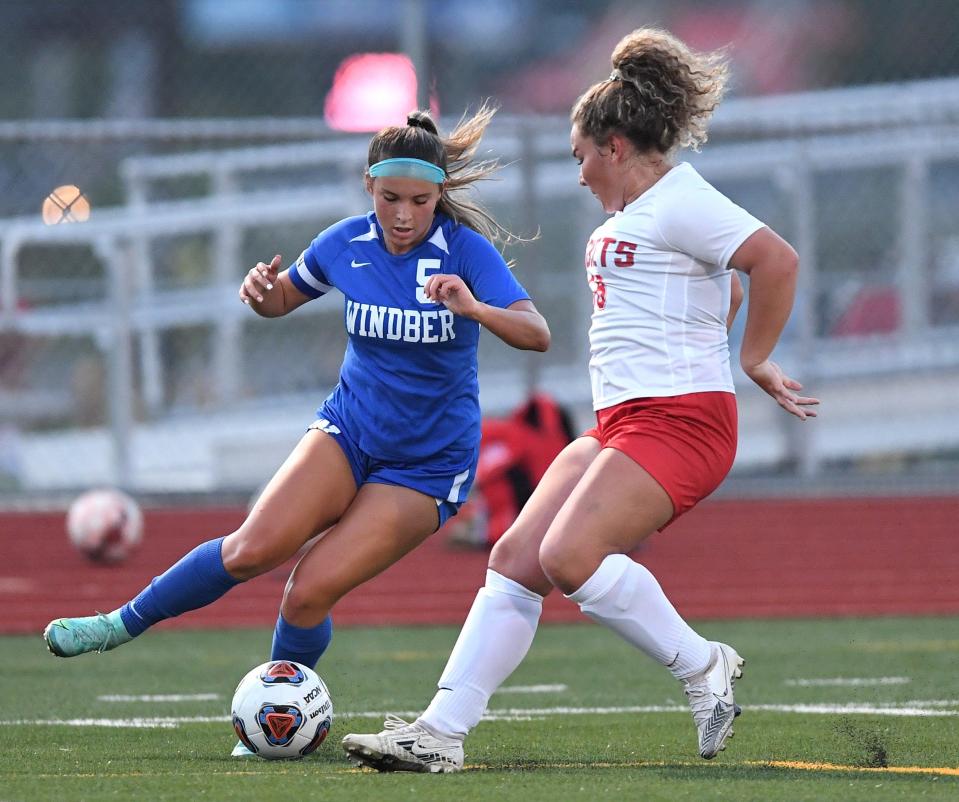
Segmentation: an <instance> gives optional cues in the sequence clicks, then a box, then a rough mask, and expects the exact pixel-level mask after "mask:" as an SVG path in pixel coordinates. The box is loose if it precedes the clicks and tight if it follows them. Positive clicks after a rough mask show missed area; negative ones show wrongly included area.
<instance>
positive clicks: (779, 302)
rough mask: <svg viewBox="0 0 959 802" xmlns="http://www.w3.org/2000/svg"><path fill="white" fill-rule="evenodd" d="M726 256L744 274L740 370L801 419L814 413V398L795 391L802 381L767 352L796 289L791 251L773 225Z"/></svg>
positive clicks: (795, 266) (795, 259) (794, 257)
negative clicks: (746, 299) (745, 298)
mask: <svg viewBox="0 0 959 802" xmlns="http://www.w3.org/2000/svg"><path fill="white" fill-rule="evenodd" d="M730 262H731V264H732V265H733V266H734V267H736V268H737V269H739V270H742V271H743V272H744V273H747V274H748V275H749V310H748V312H747V314H746V332H745V334H744V335H743V344H742V347H741V349H740V352H739V362H740V364H741V365H742V368H743V371H744V372H745V373H746V375H747V376H749V378H750V379H752V380H753V381H754V382H756V384H758V385H759V386H760V387H761V388H762V389H763V390H764V391H765V392H767V393H768V394H769V395H771V396H772V397H773V398H775V399H776V402H777V403H778V404H779V405H780V406H781V407H782V408H783V409H784V410H786V411H787V412H789V413H790V414H792V415H795V416H796V417H797V418H799V419H800V420H805V419H806V418H814V417H816V412H815V410H813V409H811V407H813V406H815V405H817V404H818V403H819V399H818V398H812V397H809V396H801V395H798V394H797V393H798V391H799V390H802V385H801V384H800V383H799V382H798V381H796V380H795V379H791V378H790V377H789V376H787V375H786V374H785V373H783V371H782V369H781V368H780V367H779V365H777V364H776V363H775V362H772V361H770V358H769V357H770V355H771V354H772V350H773V348H774V347H775V345H776V342H777V341H778V340H779V335H780V334H782V330H783V327H784V326H785V325H786V321H787V320H788V319H789V313H790V311H791V310H792V305H793V299H794V297H795V295H796V275H797V273H798V270H799V257H798V255H797V254H796V251H795V250H793V248H792V246H791V245H789V243H788V242H786V241H785V240H784V239H783V238H782V237H780V236H779V235H778V234H776V233H775V232H774V231H773V230H772V229H770V228H761V229H759V231H757V232H756V233H754V234H752V235H751V236H750V237H749V238H748V239H747V240H746V241H745V242H744V243H743V244H742V245H740V246H739V248H738V249H737V250H736V252H735V253H734V254H733V257H732V259H731V260H730Z"/></svg>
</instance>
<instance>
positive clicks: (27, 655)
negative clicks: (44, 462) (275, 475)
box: [0, 618, 959, 802]
mask: <svg viewBox="0 0 959 802" xmlns="http://www.w3.org/2000/svg"><path fill="white" fill-rule="evenodd" d="M701 631H702V632H703V633H704V634H705V635H707V636H708V637H711V638H720V639H725V640H728V641H729V642H730V643H733V644H735V646H736V647H737V649H738V650H739V651H740V653H741V654H742V655H743V656H744V657H745V658H746V667H745V676H744V678H743V680H741V681H740V683H739V685H738V686H737V696H736V698H737V701H738V702H740V703H741V704H742V706H743V707H744V714H743V716H742V717H741V718H740V719H739V720H738V722H737V725H736V737H735V738H734V739H733V740H732V741H731V742H730V745H729V748H728V749H727V750H726V752H724V753H723V754H721V755H720V756H719V757H718V758H717V759H716V760H714V761H711V762H706V761H703V760H700V759H699V758H698V757H697V754H696V737H695V732H694V729H693V725H692V719H691V717H690V715H689V713H688V712H687V710H686V707H685V700H684V697H683V696H682V693H681V691H680V688H679V684H678V683H676V682H674V681H673V680H672V679H671V678H670V677H669V675H668V673H667V672H666V671H664V670H663V669H662V668H660V667H658V666H656V665H654V664H653V663H652V662H651V661H650V660H648V659H647V658H645V657H643V656H641V655H639V654H637V653H635V652H633V651H632V650H631V649H630V648H629V647H627V646H626V645H625V644H623V643H622V642H620V641H619V640H618V639H616V638H615V637H614V636H612V635H611V634H610V633H608V632H606V631H605V630H602V629H600V628H599V627H596V626H593V625H590V624H583V625H573V626H544V627H542V628H541V629H540V632H539V635H538V636H537V640H536V643H535V645H534V647H533V650H532V652H531V653H530V655H529V658H528V659H527V660H526V662H525V663H524V664H523V666H521V667H520V669H519V671H517V672H516V674H515V675H514V676H513V677H512V678H511V679H510V680H509V682H508V685H507V687H506V688H504V690H503V692H500V693H498V694H497V695H496V696H494V697H493V699H492V702H491V705H490V713H491V714H492V718H491V719H490V720H489V721H484V722H483V723H482V724H481V725H480V726H479V727H478V728H477V729H476V731H475V733H474V734H473V735H472V737H471V738H470V739H469V740H468V741H467V744H466V759H467V768H468V771H465V772H463V773H462V774H456V775H412V774H395V775H385V774H384V775H378V774H376V773H375V772H372V771H369V770H358V769H354V768H353V767H352V766H351V765H350V764H349V763H348V762H347V761H346V759H345V757H344V755H343V754H342V752H341V751H340V748H339V744H338V741H339V738H340V737H341V736H342V735H343V734H345V733H346V732H350V731H361V732H362V731H370V730H373V729H379V728H380V727H379V725H380V720H381V716H382V714H383V713H385V712H387V711H391V712H399V713H403V712H404V711H405V712H412V711H419V710H420V709H421V708H422V707H423V706H424V704H425V703H426V702H427V701H428V700H429V698H430V697H431V696H432V689H433V687H434V684H435V682H436V679H437V678H438V676H439V672H440V670H441V668H442V666H443V664H444V662H445V659H446V656H447V654H448V653H449V650H450V648H451V646H452V644H453V641H454V639H455V637H456V630H455V629H451V628H440V627H437V628H407V629H354V630H348V629H342V630H340V631H338V632H337V633H336V637H335V638H334V642H333V646H332V647H331V648H330V650H329V652H328V653H327V655H326V656H325V657H324V658H323V661H322V662H321V664H320V666H319V671H320V674H321V675H322V676H323V677H324V679H325V680H326V681H327V684H328V685H329V687H330V691H331V693H332V696H333V701H334V705H335V710H336V713H337V718H336V721H335V723H334V726H333V731H332V733H331V735H330V738H329V739H328V740H327V742H326V743H325V744H324V745H323V746H322V747H321V748H320V749H319V751H318V753H317V754H316V755H315V756H313V757H311V758H308V759H305V760H302V761H297V762H267V761H263V760H260V759H247V760H243V761H238V760H231V759H230V758H229V757H228V755H229V751H230V748H231V747H232V746H233V743H234V737H233V734H232V729H231V727H230V723H229V706H230V698H231V695H232V692H233V688H234V686H235V684H236V682H237V681H238V680H239V678H240V677H241V676H242V675H243V674H244V673H245V672H246V671H247V670H248V669H249V668H251V667H252V666H253V665H255V664H257V663H260V662H263V660H264V659H265V658H266V652H267V650H268V647H269V633H268V632H265V631H255V630H254V631H233V632H217V633H196V632H174V631H163V630H162V628H161V629H159V630H157V631H154V632H151V633H149V634H147V635H146V636H144V637H143V638H142V639H141V640H139V641H137V642H136V643H133V644H131V645H128V646H124V647H122V648H120V649H118V650H117V651H115V652H110V653H108V654H104V655H100V656H97V655H89V656H84V657H80V658H76V659H72V660H60V659H57V658H54V657H52V656H51V655H49V654H48V653H47V652H46V650H45V648H44V646H43V643H42V641H41V640H40V637H39V635H37V636H36V637H30V638H25V637H3V638H0V800H31V801H34V800H48V799H49V800H54V799H55V800H71V801H72V800H84V799H86V800H101V799H182V800H197V799H210V800H221V799H222V800H227V799H230V800H257V801H258V802H264V801H265V800H274V799H282V800H300V799H304V800H305V799H323V800H391V802H395V800H402V799H411V800H412V799H415V800H453V799H455V800H457V802H464V801H465V800H480V799H482V800H490V799H495V800H514V799H515V800H540V799H542V800H547V799H548V800H550V801H551V802H562V801H563V800H566V799H589V800H597V799H617V800H623V799H626V800H632V799H642V800H681V799H696V800H703V799H731V800H732V799H735V800H737V802H747V801H748V800H757V802H759V801H760V800H761V801H762V802H771V801H773V800H789V802H792V800H837V799H842V800H843V802H850V801H851V800H886V799H889V800H892V799H895V800H903V799H908V800H912V799H942V800H956V799H959V619H956V618H924V619H871V620H839V621H792V622H782V621H776V622H773V621H739V622H711V623H707V624H703V625H702V626H701ZM176 695H195V696H196V697H198V698H193V699H186V700H181V699H176V698H174V699H162V698H161V699H153V698H149V697H157V696H160V697H169V696H173V697H175V696H176ZM111 697H112V698H111ZM822 764H828V765H827V766H823V765H822Z"/></svg>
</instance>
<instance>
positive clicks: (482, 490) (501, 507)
mask: <svg viewBox="0 0 959 802" xmlns="http://www.w3.org/2000/svg"><path fill="white" fill-rule="evenodd" d="M482 430H483V440H482V444H481V446H480V457H479V464H478V466H477V469H476V481H475V482H474V483H473V489H472V492H471V494H470V498H469V500H468V501H467V502H466V503H465V504H464V505H463V506H462V507H461V508H460V512H459V514H458V515H457V516H455V517H454V518H452V519H451V520H450V521H449V522H448V523H447V524H446V525H445V526H444V527H443V531H444V533H445V534H446V535H447V537H448V538H449V540H450V542H451V543H453V544H454V545H460V546H476V547H486V546H491V545H492V544H493V543H495V542H496V541H497V540H499V538H500V537H501V536H502V535H503V533H504V532H505V531H506V530H507V529H508V528H509V526H510V524H512V523H513V521H514V520H515V519H516V516H517V515H518V514H519V511H520V510H521V509H522V507H523V504H525V503H526V501H527V499H528V498H529V497H530V495H531V494H532V492H533V489H534V488H535V487H536V485H537V483H538V482H539V480H540V479H542V478H543V474H544V473H546V469H547V468H548V467H549V465H550V463H551V462H552V461H553V460H554V459H555V458H556V456H557V455H558V454H559V452H560V451H562V450H563V448H564V447H565V446H566V445H567V444H569V443H570V442H572V440H573V439H574V438H575V436H576V434H575V430H574V429H573V426H572V422H571V420H570V416H569V414H568V413H567V412H566V411H565V410H564V409H563V408H562V407H561V406H560V405H559V404H557V403H556V401H555V400H554V399H553V398H551V397H550V396H548V395H545V394H543V393H537V394H534V395H532V396H530V398H529V399H527V401H526V402H525V403H523V404H522V406H520V407H518V408H517V409H516V410H515V411H514V412H513V413H512V414H511V415H510V416H509V417H507V418H486V419H484V420H483V424H482Z"/></svg>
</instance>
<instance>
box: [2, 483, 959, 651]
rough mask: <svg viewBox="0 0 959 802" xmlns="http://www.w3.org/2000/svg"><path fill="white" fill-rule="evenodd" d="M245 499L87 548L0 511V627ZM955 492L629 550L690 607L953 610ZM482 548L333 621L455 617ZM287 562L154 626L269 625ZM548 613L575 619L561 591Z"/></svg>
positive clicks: (233, 518) (798, 515)
mask: <svg viewBox="0 0 959 802" xmlns="http://www.w3.org/2000/svg"><path fill="white" fill-rule="evenodd" d="M242 519H243V511H242V510H240V509H193V510H184V509H179V510H160V509H157V510H146V511H145V521H146V524H145V536H144V543H143V545H142V546H141V548H140V550H139V551H138V552H137V553H136V554H134V555H133V556H132V557H131V558H130V559H129V560H128V561H127V562H126V563H124V564H123V565H121V566H113V567H108V566H99V565H94V564H92V563H90V562H88V561H87V560H86V559H85V558H84V557H82V556H81V555H80V554H79V553H77V552H76V551H74V550H73V548H72V547H71V546H70V544H69V542H68V540H67V537H66V535H65V534H64V529H63V520H64V516H63V515H62V514H52V513H51V514H46V513H45V514H19V513H2V514H0V633H27V632H36V633H38V634H39V632H40V630H41V629H42V628H43V626H44V625H45V624H46V623H47V622H48V621H49V620H50V619H52V618H56V617H58V616H67V615H87V614H89V613H91V612H92V611H93V610H103V611H109V610H112V609H114V608H116V607H117V606H119V605H120V604H121V603H123V602H125V601H127V600H128V599H129V598H130V597H132V596H133V595H135V594H136V593H137V592H138V591H139V590H140V589H141V588H142V587H143V586H144V585H145V584H146V583H147V582H148V581H149V580H150V579H151V578H152V577H153V576H154V575H155V574H157V573H160V572H162V571H163V570H164V569H165V568H166V567H167V566H168V565H170V564H171V563H173V562H175V561H176V560H177V559H179V557H180V556H181V555H182V554H184V553H185V552H186V551H188V550H189V549H191V548H192V547H193V546H194V545H196V544H197V543H199V542H201V541H203V540H206V539H209V538H211V537H216V536H218V535H220V534H225V533H227V532H230V531H231V530H233V529H234V528H236V526H238V525H239V524H240V522H241V521H242ZM957 522H959V496H956V497H938V498H895V499H893V498H881V499H877V498H859V499H854V498H842V499H798V500H797V499H790V500H768V499H767V500H761V501H731V500H716V501H708V502H705V503H704V504H701V505H700V506H699V507H698V508H697V509H695V510H693V511H692V512H690V513H688V514H687V515H685V516H684V517H683V518H681V519H680V520H679V521H677V522H676V523H675V524H674V525H673V526H672V527H670V528H669V529H668V530H667V531H666V532H663V533H658V534H656V535H654V536H653V537H652V538H650V540H649V541H648V542H647V544H646V545H645V546H644V547H643V548H642V549H640V550H639V551H638V552H637V553H636V554H635V557H636V559H638V560H640V561H641V562H643V563H644V564H645V565H646V566H647V567H648V568H649V569H650V570H651V571H652V572H653V573H654V574H655V575H656V576H657V577H658V579H659V581H660V583H661V584H662V586H663V588H664V589H665V590H666V592H667V594H668V595H669V596H670V598H671V599H672V601H673V603H674V604H675V605H676V607H677V608H678V609H679V610H680V612H681V613H682V614H683V615H684V616H686V617H687V618H690V619H707V618H750V617H816V616H854V615H866V616H869V615H892V614H905V615H913V614H959V581H957V577H959V537H957V534H959V523H957ZM485 567H486V554H485V553H484V552H470V551H460V550H452V549H450V548H448V547H447V546H446V544H445V543H444V542H443V541H442V540H441V539H440V538H439V537H435V538H433V540H432V541H428V542H427V543H426V544H425V545H423V546H421V547H420V548H419V549H418V550H417V551H415V552H413V553H412V554H410V555H408V556H407V557H406V558H405V559H403V560H402V561H401V562H400V563H399V564H397V565H395V566H393V567H392V568H391V569H390V570H388V571H386V572H385V573H383V574H382V575H381V576H379V577H377V578H376V579H374V580H372V581H371V582H369V583H367V584H366V585H364V586H363V587H361V588H359V589H357V590H355V591H354V592H353V593H352V594H350V595H349V596H348V597H347V598H345V599H343V600H342V601H341V602H340V604H339V605H338V606H337V609H336V610H335V612H334V618H335V620H336V624H337V626H350V625H389V624H459V623H461V622H462V621H463V619H464V618H465V616H466V613H467V611H468V610H469V606H470V604H471V602H472V599H473V596H474V595H475V593H476V589H477V588H478V587H479V586H480V585H482V584H483V581H484V571H485ZM289 568H290V566H289V565H287V566H284V567H282V568H280V569H277V570H276V571H273V572H271V573H269V574H267V575H265V576H262V577H259V578H258V579H255V580H253V581H251V582H248V583H246V584H245V585H242V586H240V587H237V588H235V589H234V590H232V591H230V593H228V594H227V595H226V596H225V597H224V598H222V599H220V600H219V601H218V602H216V603H215V604H213V605H211V606H210V607H207V608H205V609H203V610H198V611H194V612H192V613H188V614H186V615H184V616H182V617H181V618H179V619H177V620H175V621H168V622H165V623H163V624H161V626H168V627H176V626H179V627H192V628H205V627H248V626H272V624H273V622H274V621H275V619H276V612H277V607H278V604H279V600H280V597H281V595H282V593H283V586H284V582H285V581H286V576H287V573H288V571H289ZM544 619H545V620H547V621H573V620H580V619H581V616H580V613H579V611H578V610H577V608H576V607H575V606H574V605H573V604H572V603H570V602H568V601H566V600H565V599H564V598H563V597H562V596H560V595H559V594H558V593H554V594H553V595H552V596H550V597H549V598H548V599H547V602H546V606H545V613H544Z"/></svg>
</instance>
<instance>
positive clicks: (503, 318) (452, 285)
mask: <svg viewBox="0 0 959 802" xmlns="http://www.w3.org/2000/svg"><path fill="white" fill-rule="evenodd" d="M425 292H426V297H427V298H430V299H432V300H434V301H438V302H439V303H441V304H443V305H444V306H445V307H446V308H447V309H449V310H450V311H451V312H452V313H453V314H455V315H460V316H462V317H468V318H470V319H471V320H475V321H476V322H477V323H479V324H480V325H481V326H483V327H484V328H486V329H488V330H489V331H491V332H492V333H493V334H495V335H496V336H497V337H499V338H500V339H501V340H502V341H503V342H505V343H506V344H507V345H511V346H513V348H519V349H522V350H526V351H545V350H546V349H547V348H549V342H550V333H549V326H548V325H547V323H546V319H545V318H544V317H543V316H542V315H541V314H540V313H539V312H538V311H537V310H536V307H535V306H533V302H532V301H526V300H523V301H517V302H516V303H513V304H510V305H509V306H508V307H507V308H506V309H501V308H500V307H497V306H490V305H489V304H484V303H482V302H481V301H478V300H476V298H475V297H474V296H473V293H472V292H470V289H469V287H467V286H466V282H464V281H463V279H462V278H460V277H459V276H454V275H446V274H440V275H435V276H431V277H430V279H429V281H427V283H426V286H425Z"/></svg>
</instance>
